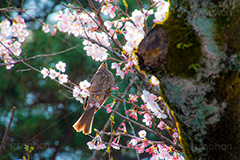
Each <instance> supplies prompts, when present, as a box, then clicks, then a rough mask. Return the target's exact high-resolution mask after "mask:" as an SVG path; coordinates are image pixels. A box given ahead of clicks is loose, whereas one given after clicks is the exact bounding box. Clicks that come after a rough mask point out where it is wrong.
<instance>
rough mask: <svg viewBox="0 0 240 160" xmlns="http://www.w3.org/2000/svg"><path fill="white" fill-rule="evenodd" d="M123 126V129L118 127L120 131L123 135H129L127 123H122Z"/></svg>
mask: <svg viewBox="0 0 240 160" xmlns="http://www.w3.org/2000/svg"><path fill="white" fill-rule="evenodd" d="M121 126H122V128H121V127H118V130H120V131H123V133H127V128H126V124H125V123H122V124H121Z"/></svg>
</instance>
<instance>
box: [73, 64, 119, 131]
mask: <svg viewBox="0 0 240 160" xmlns="http://www.w3.org/2000/svg"><path fill="white" fill-rule="evenodd" d="M90 84H91V85H90V87H89V89H88V90H89V93H90V95H89V96H87V97H86V99H85V101H84V110H85V111H84V112H83V114H82V115H81V117H80V118H79V119H78V120H77V122H76V123H75V124H74V125H73V128H74V129H75V130H76V131H77V132H81V131H83V133H84V134H85V135H87V134H89V133H91V132H92V124H93V119H94V115H95V113H96V112H97V111H98V110H99V108H101V106H102V105H103V104H104V103H105V101H106V100H107V99H108V97H109V96H110V93H111V89H112V87H113V86H114V84H115V79H114V76H113V74H112V72H111V71H109V70H108V65H107V62H106V61H104V62H103V63H102V64H101V65H100V66H99V68H98V69H97V71H96V73H95V74H94V75H93V77H92V80H91V82H90Z"/></svg>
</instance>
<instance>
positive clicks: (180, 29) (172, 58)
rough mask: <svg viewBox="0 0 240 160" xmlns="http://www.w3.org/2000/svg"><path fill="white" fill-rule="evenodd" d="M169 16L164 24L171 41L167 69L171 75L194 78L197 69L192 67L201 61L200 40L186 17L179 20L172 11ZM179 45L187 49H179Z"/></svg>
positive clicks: (169, 42)
mask: <svg viewBox="0 0 240 160" xmlns="http://www.w3.org/2000/svg"><path fill="white" fill-rule="evenodd" d="M168 14H169V16H168V18H167V19H166V20H165V21H164V22H163V23H162V25H163V28H164V29H165V31H166V32H167V35H168V40H169V41H168V54H167V59H166V61H167V62H166V65H165V68H166V70H167V72H168V73H170V75H172V74H174V75H180V76H183V77H194V76H195V75H196V69H194V68H193V67H191V66H192V65H193V64H199V61H200V59H201V55H202V53H201V49H200V39H199V38H198V36H197V35H196V33H195V31H194V30H193V28H192V27H191V26H189V25H187V24H186V15H183V16H182V17H180V18H179V17H178V16H177V13H174V12H173V11H171V10H170V11H169V13H168ZM179 44H182V45H181V46H187V47H179ZM188 44H191V45H188Z"/></svg>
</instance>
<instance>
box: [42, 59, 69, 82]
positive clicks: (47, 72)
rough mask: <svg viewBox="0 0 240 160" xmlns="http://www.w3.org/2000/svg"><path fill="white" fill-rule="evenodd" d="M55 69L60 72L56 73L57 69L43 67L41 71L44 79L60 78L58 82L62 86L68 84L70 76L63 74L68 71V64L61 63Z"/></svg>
mask: <svg viewBox="0 0 240 160" xmlns="http://www.w3.org/2000/svg"><path fill="white" fill-rule="evenodd" d="M55 67H56V69H57V70H58V71H56V70H55V69H52V68H50V69H47V68H46V67H43V69H42V70H41V74H42V75H43V78H46V77H50V78H51V79H56V78H58V81H59V83H60V84H63V83H67V82H68V75H66V74H62V73H64V72H65V71H66V63H63V62H62V61H59V62H58V63H57V64H56V65H55Z"/></svg>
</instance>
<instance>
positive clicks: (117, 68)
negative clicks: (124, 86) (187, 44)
mask: <svg viewBox="0 0 240 160" xmlns="http://www.w3.org/2000/svg"><path fill="white" fill-rule="evenodd" d="M120 65H121V64H120V63H119V64H117V63H112V66H111V68H112V69H115V68H116V71H117V73H116V75H117V76H120V77H121V79H123V78H124V72H123V71H122V70H121V68H120Z"/></svg>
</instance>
